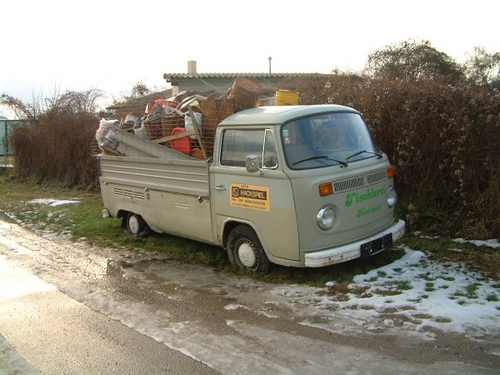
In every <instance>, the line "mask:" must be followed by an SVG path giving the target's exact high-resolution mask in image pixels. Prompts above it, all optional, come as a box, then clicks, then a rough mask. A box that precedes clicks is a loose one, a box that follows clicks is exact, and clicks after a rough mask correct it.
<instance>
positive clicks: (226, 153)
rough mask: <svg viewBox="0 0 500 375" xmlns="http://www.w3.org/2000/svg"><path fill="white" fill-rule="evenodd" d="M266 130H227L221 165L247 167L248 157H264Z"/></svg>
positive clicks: (223, 141)
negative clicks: (246, 159)
mask: <svg viewBox="0 0 500 375" xmlns="http://www.w3.org/2000/svg"><path fill="white" fill-rule="evenodd" d="M263 147H264V130H239V129H238V130H236V129H229V130H225V131H224V134H223V138H222V150H221V156H220V164H221V165H226V166H232V167H243V168H244V167H245V158H246V157H247V156H248V155H257V156H258V157H259V158H261V157H262V152H263Z"/></svg>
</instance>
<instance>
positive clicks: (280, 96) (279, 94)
mask: <svg viewBox="0 0 500 375" xmlns="http://www.w3.org/2000/svg"><path fill="white" fill-rule="evenodd" d="M298 104H299V93H298V92H294V91H288V90H278V91H276V96H275V98H274V105H298Z"/></svg>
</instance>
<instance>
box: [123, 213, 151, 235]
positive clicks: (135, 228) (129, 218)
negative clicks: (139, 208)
mask: <svg viewBox="0 0 500 375" xmlns="http://www.w3.org/2000/svg"><path fill="white" fill-rule="evenodd" d="M122 226H123V228H124V229H125V231H126V232H127V233H128V234H129V235H131V236H132V237H147V236H148V235H149V233H150V232H151V229H150V228H149V225H148V224H147V223H146V222H145V221H144V219H143V218H142V217H141V216H140V215H137V214H134V213H133V212H129V213H128V214H127V215H125V216H124V217H123V222H122Z"/></svg>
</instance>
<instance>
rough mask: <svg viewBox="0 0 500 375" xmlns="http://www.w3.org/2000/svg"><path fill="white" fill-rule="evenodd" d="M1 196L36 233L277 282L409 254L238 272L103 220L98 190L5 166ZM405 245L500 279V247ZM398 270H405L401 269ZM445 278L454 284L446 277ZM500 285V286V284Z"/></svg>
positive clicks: (321, 278)
mask: <svg viewBox="0 0 500 375" xmlns="http://www.w3.org/2000/svg"><path fill="white" fill-rule="evenodd" d="M0 195H1V196H2V199H1V200H0V215H1V214H3V216H4V217H5V218H6V219H9V218H10V219H14V220H16V221H18V222H21V223H22V224H23V225H25V226H30V227H31V228H33V229H36V230H45V231H51V232H53V233H56V234H60V235H65V236H68V238H69V239H70V240H72V241H82V240H84V241H86V242H88V243H89V244H91V245H95V246H101V247H109V248H115V249H118V250H119V249H121V248H125V249H130V250H136V251H138V250H142V251H147V252H158V253H162V254H166V255H167V256H168V257H169V258H171V259H175V260H178V261H181V262H185V263H192V264H204V265H208V266H211V267H214V268H216V269H218V270H221V271H224V272H229V273H235V274H239V275H242V276H243V275H244V276H245V277H251V278H256V279H260V280H262V281H266V282H271V283H298V284H308V285H312V286H324V285H325V283H327V282H329V281H335V282H336V283H338V284H342V283H347V284H348V283H350V282H351V281H352V278H353V277H354V276H355V275H358V274H364V273H367V272H369V271H370V270H372V269H377V268H379V267H382V266H385V265H387V264H390V263H392V262H393V261H395V260H396V259H399V258H400V257H401V256H402V255H403V254H404V251H403V250H393V251H385V252H383V253H381V254H378V255H377V256H375V257H373V258H371V259H368V260H361V259H358V260H354V261H350V262H346V263H342V264H338V265H334V266H330V267H324V268H319V269H312V268H303V269H300V268H287V267H280V266H276V267H274V269H273V271H272V272H271V274H269V275H261V274H251V273H249V272H245V271H242V270H236V269H234V268H232V267H231V266H230V264H229V261H228V259H227V255H226V253H225V252H224V251H223V250H222V249H220V248H218V247H215V246H210V245H206V244H202V243H199V242H195V241H191V240H187V239H184V238H180V237H175V236H170V235H165V234H157V233H154V232H153V233H152V234H151V235H150V236H149V237H148V238H146V239H136V238H131V237H129V236H128V235H127V234H126V233H124V231H123V230H122V228H121V221H120V220H119V219H109V218H108V219H104V218H102V216H101V210H102V208H103V206H102V200H101V196H100V194H99V193H97V192H93V191H84V190H78V189H62V188H59V187H57V186H54V185H53V184H45V185H43V184H33V183H29V182H25V181H19V180H18V179H16V177H15V176H14V175H13V174H12V173H11V172H10V170H9V169H5V168H0ZM46 198H52V199H58V200H60V199H65V200H66V199H79V200H80V203H79V204H76V205H62V206H57V207H50V206H46V205H39V204H34V203H29V202H30V201H32V200H34V199H46ZM403 241H404V243H405V244H406V245H407V246H409V247H410V248H411V249H414V250H421V251H424V252H426V253H427V254H428V256H429V257H430V258H431V259H434V260H437V261H441V262H443V264H448V263H450V262H457V263H459V264H460V263H461V264H465V265H466V266H467V268H469V269H471V270H475V271H478V272H481V273H483V274H484V275H485V276H486V277H490V278H492V279H494V280H500V249H491V248H489V247H485V246H482V247H479V248H478V247H476V246H474V245H471V244H467V243H465V244H457V243H456V242H453V241H452V240H451V239H449V238H431V239H429V238H423V237H421V236H416V235H411V234H407V235H406V236H405V237H404V239H403ZM457 248H460V251H457ZM451 266H453V267H455V266H456V265H451ZM394 271H395V272H401V269H394ZM386 276H387V274H386V272H383V271H377V276H375V277H374V278H373V279H372V280H369V281H376V280H377V279H378V278H379V277H386ZM420 278H422V279H424V280H426V281H427V282H428V285H427V287H426V291H428V292H430V291H431V290H435V286H434V284H433V282H435V278H432V277H431V276H430V273H424V274H422V275H420ZM439 278H441V279H444V280H448V281H453V280H452V278H450V277H448V276H446V275H442V276H439ZM497 285H498V288H500V283H498V284H497ZM395 287H396V289H397V290H400V291H401V290H407V288H409V286H408V285H404V284H400V285H395ZM476 289H477V288H476ZM351 292H352V291H351ZM463 294H464V296H471V295H474V294H475V293H474V290H471V291H468V292H464V293H463ZM457 297H458V296H457Z"/></svg>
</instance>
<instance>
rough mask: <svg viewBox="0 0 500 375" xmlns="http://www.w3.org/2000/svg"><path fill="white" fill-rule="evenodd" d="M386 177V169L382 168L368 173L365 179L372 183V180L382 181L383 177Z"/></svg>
mask: <svg viewBox="0 0 500 375" xmlns="http://www.w3.org/2000/svg"><path fill="white" fill-rule="evenodd" d="M386 178H387V172H386V170H385V169H384V170H382V171H379V172H377V173H373V174H371V175H368V176H367V177H366V181H367V182H368V183H369V184H373V183H374V182H378V181H382V180H384V179H386Z"/></svg>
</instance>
